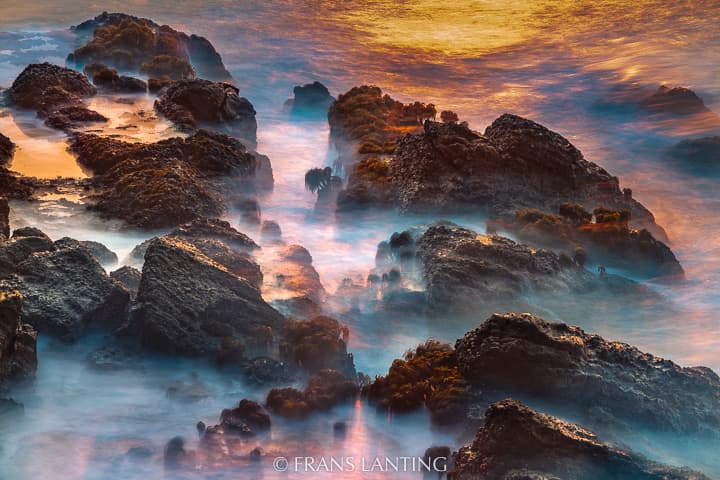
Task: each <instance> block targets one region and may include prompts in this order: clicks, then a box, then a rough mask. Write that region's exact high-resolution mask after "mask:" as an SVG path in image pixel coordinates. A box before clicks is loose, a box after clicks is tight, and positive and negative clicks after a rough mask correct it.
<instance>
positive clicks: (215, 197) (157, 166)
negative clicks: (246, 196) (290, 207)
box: [70, 130, 272, 228]
mask: <svg viewBox="0 0 720 480" xmlns="http://www.w3.org/2000/svg"><path fill="white" fill-rule="evenodd" d="M70 148H71V150H72V151H73V153H75V154H76V155H77V157H78V162H79V163H80V164H81V165H83V166H84V167H86V168H88V169H90V170H92V171H93V172H94V173H95V177H94V183H95V184H96V186H97V187H98V189H99V193H98V194H97V195H96V197H95V198H96V205H95V206H94V208H95V209H97V210H98V211H100V212H101V214H102V215H103V216H106V217H113V218H121V219H123V220H125V221H126V222H128V223H129V224H131V225H134V226H138V227H142V228H164V227H174V226H177V225H179V224H182V223H185V222H188V221H191V220H194V219H196V218H200V217H217V216H219V215H220V214H221V213H222V212H223V211H224V210H225V209H226V208H227V205H226V204H225V200H224V199H223V194H224V193H227V194H231V193H238V192H244V193H247V192H256V191H264V189H266V188H267V187H268V185H267V183H268V179H267V178H266V177H267V172H268V170H270V167H269V160H267V157H264V158H261V157H263V156H260V155H254V154H252V153H250V152H248V150H247V149H246V148H245V146H244V145H243V144H242V143H241V142H239V141H238V140H236V139H234V138H232V137H228V136H226V135H224V134H221V133H215V132H209V131H205V130H200V131H198V132H196V133H195V134H193V135H191V136H190V137H188V138H185V139H182V138H171V139H168V140H163V141H160V142H157V143H151V144H142V143H126V142H121V141H118V140H113V139H109V138H106V137H99V136H96V135H90V134H79V135H75V136H73V138H72V140H71V146H70ZM270 171H271V170H270ZM271 176H272V174H271V173H270V177H271ZM270 183H272V180H270ZM270 188H272V185H270Z"/></svg>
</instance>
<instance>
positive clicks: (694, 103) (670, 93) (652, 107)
mask: <svg viewBox="0 0 720 480" xmlns="http://www.w3.org/2000/svg"><path fill="white" fill-rule="evenodd" d="M640 107H641V108H643V109H645V110H648V111H649V112H652V113H661V114H670V115H692V114H695V113H706V112H709V111H710V110H709V109H708V108H707V107H706V106H705V103H704V102H703V101H702V99H701V98H700V97H698V96H697V94H696V93H695V92H693V91H692V90H690V89H689V88H685V87H672V88H671V87H668V86H665V85H662V86H660V87H659V88H658V89H657V91H656V92H655V93H653V94H652V95H650V96H648V97H647V98H645V99H644V100H643V101H642V102H640Z"/></svg>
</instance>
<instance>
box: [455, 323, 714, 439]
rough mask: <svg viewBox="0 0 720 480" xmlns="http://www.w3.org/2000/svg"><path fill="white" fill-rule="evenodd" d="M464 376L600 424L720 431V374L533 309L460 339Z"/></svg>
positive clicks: (490, 389) (488, 391)
mask: <svg viewBox="0 0 720 480" xmlns="http://www.w3.org/2000/svg"><path fill="white" fill-rule="evenodd" d="M455 355H456V357H457V361H458V365H459V366H460V369H461V371H462V374H463V376H464V378H465V379H466V380H467V381H468V382H469V383H470V384H471V385H472V386H473V387H474V388H476V389H478V390H482V391H483V392H484V394H485V395H487V396H489V397H492V396H494V395H495V396H517V395H521V396H523V397H525V398H534V399H537V400H538V401H540V402H542V403H543V404H545V405H548V404H550V405H553V407H554V408H557V409H561V410H562V411H563V412H566V413H567V414H568V415H573V416H575V417H576V418H582V421H583V423H585V424H588V425H591V426H592V427H593V428H595V429H598V430H604V429H606V428H607V427H608V425H616V424H618V423H621V424H626V425H630V426H632V429H642V428H650V429H653V430H661V431H669V432H674V433H679V434H692V435H711V436H717V435H718V434H720V377H718V376H717V374H715V373H714V372H713V371H712V370H710V369H708V368H704V367H680V366H678V365H676V364H675V363H673V362H671V361H670V360H665V359H662V358H659V357H656V356H654V355H652V354H649V353H644V352H641V351H640V350H638V349H637V348H635V347H632V346H630V345H627V344H624V343H620V342H611V341H607V340H605V339H603V338H601V337H599V336H598V335H592V334H588V333H585V332H584V331H583V330H582V329H580V328H579V327H574V326H569V325H566V324H563V323H551V322H548V321H545V320H543V319H541V318H538V317H535V316H533V315H531V314H527V313H525V314H514V313H510V314H505V315H498V314H496V315H493V316H492V317H490V318H489V319H488V320H486V321H485V322H484V323H483V324H482V325H481V326H480V327H479V328H476V329H475V330H472V331H470V332H468V333H466V334H465V336H464V337H463V338H461V339H459V340H458V341H457V342H456V343H455Z"/></svg>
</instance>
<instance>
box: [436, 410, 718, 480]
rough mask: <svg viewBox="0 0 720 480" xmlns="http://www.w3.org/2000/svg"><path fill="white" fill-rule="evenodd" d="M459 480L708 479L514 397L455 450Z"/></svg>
mask: <svg viewBox="0 0 720 480" xmlns="http://www.w3.org/2000/svg"><path fill="white" fill-rule="evenodd" d="M453 462H454V466H453V468H452V469H451V470H450V472H449V473H448V477H449V478H453V479H456V480H470V479H480V478H482V479H487V480H495V479H497V480H503V479H504V480H510V479H513V480H521V479H526V480H527V479H533V480H540V479H551V478H562V479H565V480H602V479H606V478H614V479H618V480H636V479H641V478H642V479H647V480H667V479H677V480H680V479H686V480H703V479H707V477H706V476H705V475H703V474H702V473H699V472H696V471H692V470H690V469H687V468H675V467H670V466H666V465H662V464H658V463H655V462H651V461H649V460H647V459H645V458H643V457H641V456H639V455H636V454H634V453H632V452H630V451H627V450H623V449H621V448H619V447H615V446H612V445H608V444H605V443H602V442H601V441H600V440H599V439H598V438H597V436H596V435H595V434H594V433H593V432H591V431H589V430H586V429H585V428H583V427H581V426H579V425H574V424H572V423H568V422H565V421H563V420H560V419H558V418H555V417H551V416H549V415H545V414H543V413H539V412H536V411H535V410H532V409H530V408H528V407H526V406H525V405H523V404H522V403H520V402H517V401H515V400H512V399H508V400H503V401H501V402H497V403H494V404H492V405H490V407H489V408H488V409H487V411H486V412H485V422H484V424H483V426H482V427H481V428H480V429H479V430H478V432H477V435H476V437H475V441H474V442H473V443H472V445H468V446H465V447H461V448H460V451H459V452H458V453H456V454H455V455H454V458H453Z"/></svg>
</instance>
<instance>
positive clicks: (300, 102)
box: [285, 82, 335, 117]
mask: <svg viewBox="0 0 720 480" xmlns="http://www.w3.org/2000/svg"><path fill="white" fill-rule="evenodd" d="M293 95H294V97H293V98H290V99H288V100H287V101H286V102H285V109H286V110H287V111H289V112H290V114H291V115H293V116H309V117H314V116H325V115H326V114H327V111H328V108H330V105H332V104H333V102H334V101H335V98H334V97H333V96H332V95H330V91H329V90H328V89H327V87H326V86H325V85H323V84H322V83H320V82H313V83H308V84H305V85H297V86H296V87H295V88H293Z"/></svg>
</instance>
